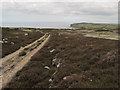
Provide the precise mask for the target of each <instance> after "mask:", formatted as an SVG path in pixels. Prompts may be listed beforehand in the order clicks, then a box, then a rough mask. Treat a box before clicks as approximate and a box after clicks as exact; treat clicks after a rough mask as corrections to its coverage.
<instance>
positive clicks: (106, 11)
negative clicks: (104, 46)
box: [0, 0, 119, 27]
mask: <svg viewBox="0 0 120 90" xmlns="http://www.w3.org/2000/svg"><path fill="white" fill-rule="evenodd" d="M118 1H119V0H74V1H73V0H71V1H70V0H34V2H33V0H1V1H0V17H1V18H0V22H2V24H3V25H12V24H13V23H14V25H17V24H19V25H25V24H26V25H27V24H29V25H32V24H35V25H37V26H39V24H40V26H41V24H43V26H44V27H45V25H46V26H49V27H50V26H52V24H51V23H54V24H55V23H58V24H61V25H59V26H62V25H63V24H66V25H68V24H71V23H79V22H90V23H91V22H93V23H118ZM56 26H57V25H56Z"/></svg>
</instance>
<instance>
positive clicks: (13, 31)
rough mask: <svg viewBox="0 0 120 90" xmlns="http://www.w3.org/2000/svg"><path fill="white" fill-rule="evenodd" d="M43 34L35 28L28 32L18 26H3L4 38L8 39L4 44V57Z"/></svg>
mask: <svg viewBox="0 0 120 90" xmlns="http://www.w3.org/2000/svg"><path fill="white" fill-rule="evenodd" d="M43 35H44V34H42V33H40V32H37V31H35V30H32V31H29V32H28V31H22V30H20V29H17V28H2V39H5V41H7V43H3V44H2V57H4V56H6V55H8V54H10V53H13V52H14V51H16V50H18V49H19V48H20V47H24V46H26V45H28V44H30V43H32V42H33V41H35V40H37V39H38V38H40V37H41V36H43ZM6 39H7V40H6Z"/></svg>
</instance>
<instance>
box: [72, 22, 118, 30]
mask: <svg viewBox="0 0 120 90" xmlns="http://www.w3.org/2000/svg"><path fill="white" fill-rule="evenodd" d="M70 26H71V27H72V28H76V29H97V30H117V29H118V25H117V24H100V23H73V24H71V25H70Z"/></svg>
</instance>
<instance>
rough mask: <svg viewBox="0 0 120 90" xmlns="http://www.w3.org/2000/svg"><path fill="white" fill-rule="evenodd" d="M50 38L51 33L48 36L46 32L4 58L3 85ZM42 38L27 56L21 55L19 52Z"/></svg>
mask: <svg viewBox="0 0 120 90" xmlns="http://www.w3.org/2000/svg"><path fill="white" fill-rule="evenodd" d="M49 38H50V35H48V36H47V34H45V35H44V36H43V37H41V38H40V39H38V40H36V41H35V42H33V43H31V44H29V45H27V46H25V47H23V48H20V49H19V50H17V51H16V52H14V53H12V54H10V55H8V56H6V57H5V58H3V59H2V60H3V69H2V70H3V77H2V86H3V87H5V86H6V85H7V83H9V82H10V80H11V79H12V77H13V76H14V75H15V74H16V73H17V72H18V71H19V70H21V69H22V68H23V67H24V66H25V65H26V64H27V63H28V61H29V60H30V59H31V57H32V56H33V55H34V54H35V53H37V52H38V51H39V50H40V49H41V48H42V47H43V46H44V45H45V44H46V42H47V41H48V40H49ZM40 40H43V42H42V43H41V44H40V45H39V46H38V47H37V48H35V49H34V50H32V51H30V52H28V53H27V54H26V55H25V56H22V57H20V56H19V53H20V52H22V51H23V50H24V49H25V48H28V47H29V46H31V45H33V44H35V43H36V42H37V41H40ZM10 60H11V61H10Z"/></svg>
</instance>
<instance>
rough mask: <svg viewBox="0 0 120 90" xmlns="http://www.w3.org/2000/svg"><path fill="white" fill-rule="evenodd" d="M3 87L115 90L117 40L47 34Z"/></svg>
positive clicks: (56, 32)
mask: <svg viewBox="0 0 120 90" xmlns="http://www.w3.org/2000/svg"><path fill="white" fill-rule="evenodd" d="M50 32H51V35H52V36H51V38H50V40H49V42H48V43H47V44H46V45H45V47H44V48H42V49H41V50H40V51H39V52H38V53H36V54H35V55H34V56H33V57H32V58H31V60H30V62H29V63H28V64H27V65H26V66H25V67H24V68H23V69H22V70H21V71H19V72H18V73H17V74H16V76H15V77H14V78H13V79H12V81H11V82H10V83H9V84H8V85H7V86H6V88H48V87H49V88H118V74H117V72H118V61H117V60H118V58H117V56H118V53H117V49H118V46H117V44H118V41H117V40H106V39H100V38H90V37H84V36H82V35H80V34H77V33H73V32H72V33H70V32H65V31H50Z"/></svg>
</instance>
